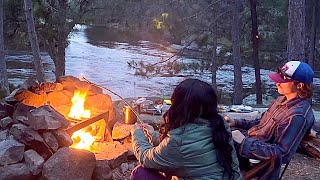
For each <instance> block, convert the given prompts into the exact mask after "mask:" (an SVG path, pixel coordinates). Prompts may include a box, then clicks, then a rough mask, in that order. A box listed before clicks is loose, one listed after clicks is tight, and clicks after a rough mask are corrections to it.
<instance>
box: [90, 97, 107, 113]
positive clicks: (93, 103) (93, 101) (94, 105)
mask: <svg viewBox="0 0 320 180" xmlns="http://www.w3.org/2000/svg"><path fill="white" fill-rule="evenodd" d="M85 108H86V109H98V110H100V111H101V110H102V111H111V110H113V104H112V100H111V97H110V96H109V95H107V94H95V95H92V96H88V97H87V99H86V102H85ZM93 113H94V112H93ZM109 113H110V112H109Z"/></svg>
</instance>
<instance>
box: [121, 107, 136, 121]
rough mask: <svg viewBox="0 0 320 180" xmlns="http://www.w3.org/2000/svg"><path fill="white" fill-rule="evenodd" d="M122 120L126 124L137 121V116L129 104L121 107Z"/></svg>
mask: <svg viewBox="0 0 320 180" xmlns="http://www.w3.org/2000/svg"><path fill="white" fill-rule="evenodd" d="M123 121H124V123H126V124H134V123H136V122H137V116H136V114H135V113H134V112H133V111H132V109H131V107H130V106H124V107H123Z"/></svg>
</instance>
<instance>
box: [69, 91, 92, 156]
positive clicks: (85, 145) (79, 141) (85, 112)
mask: <svg viewBox="0 0 320 180" xmlns="http://www.w3.org/2000/svg"><path fill="white" fill-rule="evenodd" d="M86 96H87V92H86V91H80V90H76V91H75V92H74V95H73V97H72V99H71V102H72V106H71V108H70V113H69V114H68V118H69V119H70V118H71V119H72V120H80V121H81V120H86V119H88V118H90V117H91V111H90V110H89V109H85V108H84V103H85V101H86ZM71 124H72V125H75V123H71ZM92 126H93V125H90V126H89V127H88V128H84V129H80V130H78V131H76V132H74V133H73V134H72V136H71V138H72V140H73V144H72V145H71V146H70V147H72V148H76V149H85V150H90V147H91V145H92V144H93V142H94V141H95V139H96V136H93V135H92V134H91V132H90V131H88V129H89V130H92Z"/></svg>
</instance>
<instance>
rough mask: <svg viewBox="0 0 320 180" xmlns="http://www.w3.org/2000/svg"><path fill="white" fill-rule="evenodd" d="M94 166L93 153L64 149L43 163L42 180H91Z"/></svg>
mask: <svg viewBox="0 0 320 180" xmlns="http://www.w3.org/2000/svg"><path fill="white" fill-rule="evenodd" d="M95 164H96V160H95V157H94V154H93V153H91V152H89V151H86V150H80V149H73V148H68V147H64V148H61V149H59V150H58V151H57V152H56V153H55V154H54V155H53V156H51V157H50V158H49V159H48V160H47V161H46V162H45V163H44V165H43V169H42V178H44V179H47V180H64V179H83V180H91V177H92V173H93V169H94V167H95Z"/></svg>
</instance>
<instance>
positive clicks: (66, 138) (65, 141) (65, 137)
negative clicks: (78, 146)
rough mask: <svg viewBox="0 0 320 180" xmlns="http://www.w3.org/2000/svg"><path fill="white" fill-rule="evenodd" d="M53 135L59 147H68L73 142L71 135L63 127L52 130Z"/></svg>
mask: <svg viewBox="0 0 320 180" xmlns="http://www.w3.org/2000/svg"><path fill="white" fill-rule="evenodd" d="M52 133H53V135H54V136H55V137H56V138H57V140H58V143H59V147H69V146H71V145H72V144H73V140H72V139H71V136H70V135H69V134H68V133H67V132H66V131H65V130H63V129H57V130H53V131H52Z"/></svg>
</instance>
